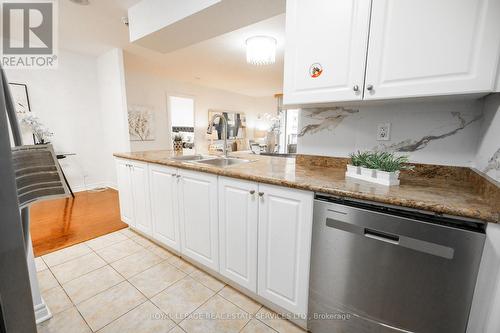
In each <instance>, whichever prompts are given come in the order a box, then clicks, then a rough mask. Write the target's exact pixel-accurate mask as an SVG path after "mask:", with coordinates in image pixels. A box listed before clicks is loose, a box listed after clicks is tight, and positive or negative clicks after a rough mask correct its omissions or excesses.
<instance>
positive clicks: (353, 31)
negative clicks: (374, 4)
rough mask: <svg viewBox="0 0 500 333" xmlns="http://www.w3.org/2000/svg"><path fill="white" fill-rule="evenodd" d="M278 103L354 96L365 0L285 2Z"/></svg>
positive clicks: (362, 56)
mask: <svg viewBox="0 0 500 333" xmlns="http://www.w3.org/2000/svg"><path fill="white" fill-rule="evenodd" d="M286 6H287V7H286V50H285V73H284V75H285V79H284V95H283V101H284V104H303V103H322V102H329V101H332V100H336V101H353V100H360V99H361V98H362V95H363V81H364V74H365V61H366V48H367V41H368V30H369V22H370V1H369V0H287V4H286Z"/></svg>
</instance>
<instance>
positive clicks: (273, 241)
mask: <svg viewBox="0 0 500 333" xmlns="http://www.w3.org/2000/svg"><path fill="white" fill-rule="evenodd" d="M116 166H117V175H118V190H119V197H120V212H121V217H122V220H123V221H124V222H125V223H127V224H129V226H130V227H131V228H133V229H134V230H137V231H139V232H140V233H141V234H142V235H144V236H146V237H149V238H150V239H152V240H153V241H155V242H156V243H158V244H160V245H162V246H165V247H167V248H168V249H171V250H173V251H174V252H176V253H179V254H180V255H181V256H182V257H184V258H185V259H186V260H188V261H189V262H191V263H193V264H195V265H197V266H198V267H201V268H203V269H205V270H206V271H208V272H209V273H211V274H213V275H214V276H216V277H218V278H219V279H221V280H223V281H225V282H226V283H228V284H229V285H231V286H233V287H235V288H236V289H238V290H240V291H241V292H243V293H245V294H246V295H248V296H250V297H252V298H254V299H255V300H257V301H258V302H260V303H262V304H264V305H265V306H267V307H269V308H271V309H272V310H275V311H277V312H282V313H286V314H287V315H288V317H289V318H290V320H291V321H293V322H295V323H296V324H298V325H300V326H302V327H306V317H307V308H308V301H307V300H308V289H309V263H310V253H311V233H312V217H313V200H314V194H313V193H312V192H309V191H303V190H297V189H290V188H286V187H281V186H274V185H267V184H260V183H257V182H252V181H245V180H240V179H235V178H228V177H222V176H217V175H213V174H209V173H203V172H197V171H191V170H184V169H178V168H172V167H168V166H162V165H158V164H153V163H145V162H137V161H132V160H126V159H122V158H116Z"/></svg>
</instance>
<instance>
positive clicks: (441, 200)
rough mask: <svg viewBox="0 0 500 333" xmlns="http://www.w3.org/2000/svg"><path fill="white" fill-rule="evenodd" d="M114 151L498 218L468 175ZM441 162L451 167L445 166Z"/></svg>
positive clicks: (498, 209)
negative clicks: (386, 174) (354, 172)
mask: <svg viewBox="0 0 500 333" xmlns="http://www.w3.org/2000/svg"><path fill="white" fill-rule="evenodd" d="M114 156H116V157H121V158H126V159H132V160H138V161H144V162H150V163H157V164H162V165H167V166H172V167H179V168H183V169H189V170H195V171H201V172H209V173H213V174H217V175H222V176H228V177H234V178H240V179H246V180H252V181H257V182H261V183H267V184H274V185H281V186H286V187H291V188H297V189H303V190H309V191H314V192H320V193H327V194H332V195H336V196H342V197H347V198H355V199H362V200H369V201H374V202H379V203H384V204H390V205H396V206H402V207H408V208H413V209H420V210H426V211H431V212H435V213H439V214H447V215H453V216H460V217H466V218H472V219H478V220H482V221H486V222H493V223H498V222H499V221H500V200H498V198H499V196H498V195H497V193H498V191H496V189H497V187H494V188H495V190H494V191H495V195H494V196H493V197H494V199H493V200H492V199H491V197H492V196H491V193H490V192H488V191H480V190H478V186H477V184H475V183H477V182H478V181H477V178H474V177H469V179H464V177H455V175H453V177H455V179H454V178H453V177H434V176H425V174H422V175H420V174H419V175H418V176H411V177H405V176H402V177H401V184H400V185H399V186H391V187H387V186H383V185H377V184H372V183H369V182H365V181H362V180H354V179H350V178H347V179H346V177H345V163H344V165H342V163H337V165H329V166H325V165H320V164H321V163H319V164H318V163H311V161H310V160H307V159H300V162H299V159H297V161H296V159H295V158H285V157H272V156H259V155H253V154H241V153H235V154H231V156H234V157H241V158H246V159H249V160H251V161H252V162H250V163H242V164H238V165H233V166H230V167H226V168H220V167H215V166H209V165H204V164H197V163H189V162H185V161H179V160H173V159H172V157H174V156H175V154H174V153H173V152H172V151H167V150H158V151H147V152H132V153H116V154H114ZM444 168H445V169H446V170H452V168H450V167H444ZM459 169H467V170H469V169H468V168H459ZM437 173H439V172H437ZM449 173H450V172H449ZM451 173H452V174H453V173H457V172H455V171H453V172H451ZM432 174H436V168H433V169H432ZM457 174H458V173H457ZM481 181H482V180H480V181H479V182H481Z"/></svg>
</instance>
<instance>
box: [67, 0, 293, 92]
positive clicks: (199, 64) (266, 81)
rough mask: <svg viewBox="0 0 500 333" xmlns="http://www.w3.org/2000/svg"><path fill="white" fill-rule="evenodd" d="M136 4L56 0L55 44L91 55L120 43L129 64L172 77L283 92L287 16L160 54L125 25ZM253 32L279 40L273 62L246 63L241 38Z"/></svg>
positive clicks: (230, 88)
mask: <svg viewBox="0 0 500 333" xmlns="http://www.w3.org/2000/svg"><path fill="white" fill-rule="evenodd" d="M138 2H139V0H106V1H90V5H88V6H79V5H76V4H74V3H72V2H71V1H60V2H59V12H60V13H59V18H60V21H59V40H60V42H59V47H60V48H62V49H67V50H70V51H74V52H79V53H84V54H92V55H99V54H102V53H104V52H106V51H107V50H109V49H111V48H114V47H119V48H122V49H124V50H125V52H126V60H127V63H129V64H132V65H133V64H134V63H135V65H138V64H137V62H145V63H147V64H148V66H156V67H157V71H158V72H159V73H162V74H163V75H164V76H166V77H168V78H169V79H172V80H177V81H182V82H189V83H196V84H200V85H204V86H209V87H212V88H218V89H223V90H228V91H232V92H236V93H240V94H245V95H250V96H271V95H273V94H275V93H278V92H281V90H282V80H283V53H284V42H285V14H281V15H278V16H274V17H271V18H269V19H266V20H264V21H260V22H257V23H254V24H252V25H249V26H246V27H243V28H241V29H238V30H235V31H231V32H229V33H226V34H223V35H220V36H217V37H214V38H211V39H208V40H205V41H203V42H200V43H197V44H193V45H191V46H188V47H185V48H182V49H179V50H176V51H173V52H170V53H167V54H162V53H159V52H156V51H152V50H149V49H147V48H144V47H142V46H138V45H134V44H132V43H130V41H129V36H128V27H127V26H126V25H125V24H123V23H122V22H121V18H122V17H124V16H126V15H127V10H128V8H130V7H131V6H133V5H134V4H136V3H138ZM90 22H92V23H90ZM254 35H267V36H271V37H273V38H275V39H276V40H277V50H276V62H275V63H274V64H272V65H266V66H255V65H251V64H248V63H247V62H246V54H245V51H246V49H245V40H246V39H247V38H249V37H251V36H254ZM167 42H168V41H165V43H167Z"/></svg>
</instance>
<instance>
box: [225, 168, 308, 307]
mask: <svg viewBox="0 0 500 333" xmlns="http://www.w3.org/2000/svg"><path fill="white" fill-rule="evenodd" d="M313 200H314V197H313V193H311V192H307V191H300V190H294V189H289V188H284V187H279V186H271V185H264V184H257V183H254V182H247V181H241V180H237V179H229V178H223V177H221V178H220V179H219V250H220V273H221V274H222V275H224V276H225V277H227V278H229V279H231V280H232V281H234V282H236V283H238V284H239V285H241V286H243V287H245V288H247V289H248V290H251V291H253V292H256V293H257V294H259V295H260V296H262V297H264V298H265V299H267V300H269V301H271V302H273V303H275V304H277V305H279V306H281V307H282V308H284V309H286V310H288V311H290V312H292V313H296V314H307V298H308V289H309V262H310V254H311V230H312V209H313Z"/></svg>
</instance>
